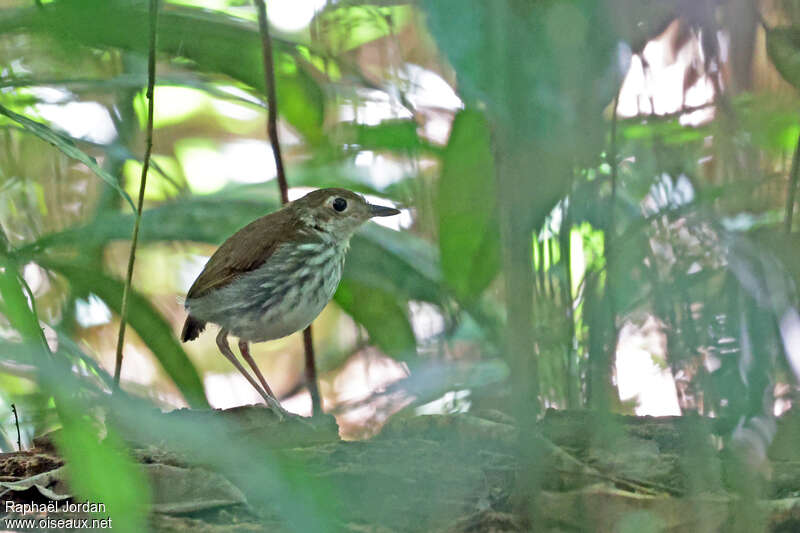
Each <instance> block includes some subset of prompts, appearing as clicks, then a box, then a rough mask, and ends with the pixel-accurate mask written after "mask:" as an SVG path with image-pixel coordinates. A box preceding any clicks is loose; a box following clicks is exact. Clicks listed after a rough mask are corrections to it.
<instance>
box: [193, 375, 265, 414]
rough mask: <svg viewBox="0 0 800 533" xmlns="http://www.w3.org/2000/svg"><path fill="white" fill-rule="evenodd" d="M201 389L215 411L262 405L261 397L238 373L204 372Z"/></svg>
mask: <svg viewBox="0 0 800 533" xmlns="http://www.w3.org/2000/svg"><path fill="white" fill-rule="evenodd" d="M203 387H204V388H205V391H206V397H207V398H208V403H209V404H211V407H213V408H215V409H229V408H231V407H236V406H239V405H249V404H258V403H263V400H262V399H261V396H259V394H258V393H257V392H256V390H255V389H254V388H253V387H252V386H251V385H250V383H248V382H247V380H246V379H245V378H244V376H242V375H241V374H239V373H238V372H230V373H227V374H218V373H215V372H206V373H205V374H204V376H203Z"/></svg>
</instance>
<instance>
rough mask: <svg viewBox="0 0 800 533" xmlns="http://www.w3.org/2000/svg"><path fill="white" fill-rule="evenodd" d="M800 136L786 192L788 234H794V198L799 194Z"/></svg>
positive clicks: (786, 226) (786, 227) (786, 225)
mask: <svg viewBox="0 0 800 533" xmlns="http://www.w3.org/2000/svg"><path fill="white" fill-rule="evenodd" d="M798 167H800V136H798V138H797V146H796V147H795V149H794V157H792V167H791V170H790V171H789V188H788V189H787V191H786V217H785V218H784V225H785V226H784V228H785V230H786V233H787V234H789V233H791V232H792V216H793V215H794V197H795V195H796V194H797V177H798V174H800V170H799V169H798Z"/></svg>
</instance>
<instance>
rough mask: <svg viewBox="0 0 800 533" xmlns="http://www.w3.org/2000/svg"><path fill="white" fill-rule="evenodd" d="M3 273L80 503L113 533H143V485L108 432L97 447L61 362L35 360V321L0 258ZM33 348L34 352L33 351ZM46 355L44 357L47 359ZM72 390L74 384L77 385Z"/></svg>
mask: <svg viewBox="0 0 800 533" xmlns="http://www.w3.org/2000/svg"><path fill="white" fill-rule="evenodd" d="M0 264H2V265H3V266H4V267H5V268H4V272H3V273H0V296H2V298H3V302H4V303H5V305H6V308H7V309H6V312H7V316H8V319H9V321H10V322H11V324H12V325H14V326H15V327H16V328H17V329H18V331H19V332H20V334H21V335H22V338H23V341H25V342H26V343H27V344H28V346H29V349H30V351H31V353H33V354H35V355H34V357H31V359H33V360H34V361H35V362H36V364H37V369H38V370H39V372H38V374H37V377H38V378H39V379H41V380H42V381H43V383H42V384H41V386H42V389H43V390H45V391H47V393H48V394H51V395H53V396H54V397H55V399H56V409H57V411H58V414H59V418H60V419H61V423H62V431H61V432H60V434H59V437H58V445H59V448H60V449H61V452H62V454H63V456H64V458H65V459H66V460H67V462H68V463H69V471H70V484H71V486H72V488H73V489H74V490H75V491H76V493H77V494H79V495H80V496H81V497H82V498H84V499H86V500H87V501H91V502H98V503H103V504H105V505H106V507H107V510H108V514H107V515H103V516H98V517H97V518H100V519H104V518H107V517H108V516H109V515H110V516H111V518H112V520H113V524H114V528H115V529H118V530H120V531H130V532H136V531H142V530H143V527H144V523H145V517H146V503H147V501H148V500H149V493H148V490H147V483H146V481H145V479H144V478H143V476H142V474H141V472H140V471H138V470H137V469H136V467H135V465H134V464H133V462H132V461H131V459H130V458H129V457H128V456H127V454H126V453H125V452H124V451H123V449H124V446H123V444H122V442H121V441H120V440H119V439H118V438H117V437H116V436H115V434H114V432H113V430H111V429H110V428H109V431H108V434H107V435H106V438H105V439H104V440H103V441H102V442H100V441H99V439H98V436H97V433H96V431H95V428H94V427H93V425H92V423H91V421H90V420H89V419H88V418H87V417H86V414H85V413H87V412H89V406H87V405H83V404H82V403H80V402H79V401H78V400H77V398H78V397H79V396H78V395H76V394H74V392H75V390H69V389H68V388H67V386H66V384H68V383H71V382H72V379H73V378H72V376H71V371H70V369H69V368H68V366H67V364H66V360H65V359H62V358H57V357H39V356H38V355H39V354H40V353H42V352H45V351H46V349H45V345H44V344H41V343H43V340H42V336H41V331H40V330H39V320H38V318H37V317H36V315H35V314H34V312H33V310H32V309H31V308H30V307H29V306H28V302H27V299H26V297H25V294H24V292H23V290H22V285H21V283H20V281H19V277H18V274H17V271H16V269H15V268H14V262H13V261H12V260H10V259H9V258H8V257H7V256H5V255H3V256H0ZM37 345H38V346H37ZM48 355H49V353H48ZM76 385H77V384H76Z"/></svg>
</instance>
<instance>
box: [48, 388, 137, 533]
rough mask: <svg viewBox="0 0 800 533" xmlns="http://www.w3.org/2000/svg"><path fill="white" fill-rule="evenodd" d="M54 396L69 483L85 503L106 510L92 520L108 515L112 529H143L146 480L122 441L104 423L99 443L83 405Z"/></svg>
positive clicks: (60, 395) (60, 444)
mask: <svg viewBox="0 0 800 533" xmlns="http://www.w3.org/2000/svg"><path fill="white" fill-rule="evenodd" d="M68 398H70V396H69V395H67V394H59V395H58V400H57V401H58V412H59V417H60V418H61V423H62V429H61V431H60V432H59V433H58V434H57V437H56V442H57V444H58V448H59V450H60V452H61V453H62V455H63V457H64V459H65V460H66V463H67V465H68V466H67V474H68V477H69V486H70V488H71V489H72V490H73V491H74V492H75V494H77V495H78V496H79V497H80V498H79V499H81V500H83V501H87V502H92V503H103V504H105V506H106V510H107V513H98V514H97V515H95V517H94V518H96V519H100V520H103V519H105V518H107V517H110V518H111V525H112V526H113V528H114V530H115V531H130V532H133V533H136V532H139V531H145V530H146V529H147V527H146V525H147V514H148V513H147V505H148V502H149V500H150V490H149V488H150V487H149V484H148V481H147V479H146V477H145V475H144V474H143V472H142V471H141V470H140V469H139V467H138V466H137V465H136V464H135V463H134V461H133V459H131V457H130V455H129V453H128V451H127V450H126V449H125V446H124V444H123V442H122V440H121V439H120V438H119V437H118V436H117V434H116V433H115V432H114V430H113V428H111V427H109V426H108V425H106V429H107V434H106V437H105V438H104V439H103V440H102V441H100V440H99V439H98V435H97V431H96V428H95V427H94V426H93V424H92V421H91V420H89V419H88V418H87V417H86V416H85V415H84V414H83V413H85V412H86V411H87V409H88V406H87V405H83V404H81V403H78V402H75V401H73V400H68Z"/></svg>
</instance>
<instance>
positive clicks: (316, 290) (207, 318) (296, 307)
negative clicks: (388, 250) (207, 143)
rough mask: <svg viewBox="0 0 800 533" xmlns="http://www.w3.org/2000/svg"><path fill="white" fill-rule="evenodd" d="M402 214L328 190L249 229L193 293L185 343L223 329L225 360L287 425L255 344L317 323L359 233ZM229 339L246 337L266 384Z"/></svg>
mask: <svg viewBox="0 0 800 533" xmlns="http://www.w3.org/2000/svg"><path fill="white" fill-rule="evenodd" d="M399 213H400V211H399V210H397V209H395V208H393V207H386V206H381V205H373V204H370V203H368V202H367V201H366V200H365V199H364V198H363V197H362V196H361V195H359V194H357V193H354V192H352V191H349V190H347V189H341V188H326V189H317V190H314V191H312V192H310V193H308V194H306V195H305V196H303V197H302V198H299V199H297V200H295V201H293V202H290V203H287V204H286V205H285V206H284V207H282V208H281V209H279V210H277V211H275V212H273V213H270V214H267V215H265V216H262V217H260V218H258V219H256V220H254V221H253V222H251V223H249V224H247V225H246V226H244V227H243V228H241V229H240V230H239V231H237V232H236V233H234V234H233V235H231V236H230V237H229V238H228V239H227V240H226V241H225V242H223V243H222V244H221V245H220V247H219V248H217V250H216V251H215V252H214V254H213V255H212V256H211V257H210V258H209V260H208V262H207V263H206V265H205V267H204V268H203V270H202V271H201V272H200V275H199V276H198V277H197V279H196V280H195V281H194V283H193V284H192V286H191V287H190V288H189V291H188V293H187V295H186V299H185V301H184V307H185V308H186V310H187V311H188V316H187V318H186V321H185V323H184V325H183V330H182V331H181V340H182V341H183V342H189V341H192V340H194V339H196V338H197V337H198V336H199V335H200V333H202V332H203V330H204V329H205V327H206V325H207V324H209V323H211V324H216V325H218V326H219V327H220V330H219V333H218V334H217V339H216V340H217V346H218V348H219V350H220V352H221V353H222V355H224V356H225V358H227V359H228V360H229V361H230V362H231V363H232V364H233V365H234V367H236V369H237V370H238V371H239V372H240V373H241V374H242V375H243V376H244V377H245V378H246V379H247V381H248V382H249V383H250V384H251V385H252V386H253V388H255V389H256V391H257V392H258V393H259V395H260V396H261V397H262V398H263V399H264V401H265V402H266V404H267V406H268V407H269V408H270V409H271V410H272V411H273V412H275V414H276V415H278V417H279V418H280V419H281V420H283V419H284V418H285V416H286V415H287V414H288V413H287V412H286V411H285V410H284V409H283V407H282V406H281V405H280V402H279V401H278V399H277V398H276V397H275V394H274V393H273V392H272V389H271V388H270V387H269V385H268V384H267V381H266V379H264V376H263V374H262V373H261V371H260V370H259V368H258V366H257V365H256V363H255V361H254V360H253V358H252V356H251V355H250V348H249V344H250V343H258V342H265V341H270V340H274V339H280V338H282V337H286V336H288V335H291V334H292V333H294V332H296V331H300V330H303V329H305V328H306V327H307V326H308V325H309V324H311V322H312V321H313V320H314V319H315V318H316V317H317V315H319V314H320V312H322V309H323V308H324V307H325V306H326V305H327V303H328V302H329V301H330V300H331V298H332V297H333V294H334V292H336V288H337V286H338V285H339V281H340V280H341V278H342V269H343V267H344V261H345V256H346V253H347V250H348V248H349V246H350V238H351V237H352V236H353V234H354V233H355V231H356V230H357V229H358V228H359V227H361V225H362V224H364V223H365V222H366V221H368V220H369V219H371V218H372V217H386V216H392V215H397V214H399ZM229 334H232V335H233V336H235V337H238V339H239V351H240V352H241V355H242V358H243V359H244V361H245V362H246V363H247V364H248V365H249V366H250V368H251V369H252V370H253V372H254V373H255V376H256V378H258V382H256V380H255V379H254V378H253V376H251V375H250V374H249V372H247V370H245V368H244V367H243V366H242V364H241V363H240V362H239V360H238V359H237V358H236V356H235V355H234V354H233V352H232V351H231V347H230V344H229V343H228V335H229Z"/></svg>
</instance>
